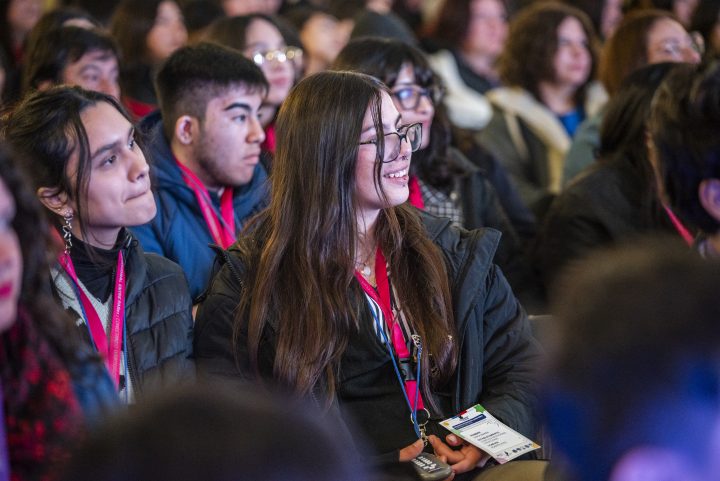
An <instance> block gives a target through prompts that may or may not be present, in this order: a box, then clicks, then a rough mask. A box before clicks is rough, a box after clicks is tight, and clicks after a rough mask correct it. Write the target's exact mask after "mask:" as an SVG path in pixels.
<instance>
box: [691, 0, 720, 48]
mask: <svg viewBox="0 0 720 481" xmlns="http://www.w3.org/2000/svg"><path fill="white" fill-rule="evenodd" d="M718 17H720V0H702V1H701V2H698V4H697V7H695V11H694V12H693V15H692V17H691V19H690V27H689V29H688V30H691V31H695V32H698V33H700V35H702V38H703V40H704V41H705V52H706V53H707V54H708V55H710V56H715V57H717V56H718V55H719V54H720V52H717V51H713V45H712V36H713V30H714V29H715V25H717V24H718Z"/></svg>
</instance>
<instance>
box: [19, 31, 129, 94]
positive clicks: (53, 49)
mask: <svg viewBox="0 0 720 481" xmlns="http://www.w3.org/2000/svg"><path fill="white" fill-rule="evenodd" d="M96 51H99V52H108V53H109V54H111V55H113V56H114V57H115V58H118V50H117V46H116V45H115V41H114V40H113V38H112V37H111V36H110V35H108V34H106V33H105V32H103V31H101V30H90V29H86V28H81V27H60V28H56V29H54V30H51V31H49V32H47V34H45V35H43V36H42V37H39V38H37V39H36V41H35V44H34V48H33V50H32V51H28V52H27V55H28V57H27V61H26V62H25V67H24V71H23V92H28V91H29V90H33V89H37V88H38V87H39V86H40V84H42V83H43V82H46V81H50V82H52V83H53V84H57V83H61V82H62V72H63V70H64V69H65V68H66V67H67V66H68V65H69V64H71V63H73V62H77V61H78V60H80V59H81V58H82V56H83V55H85V54H86V53H89V52H96Z"/></svg>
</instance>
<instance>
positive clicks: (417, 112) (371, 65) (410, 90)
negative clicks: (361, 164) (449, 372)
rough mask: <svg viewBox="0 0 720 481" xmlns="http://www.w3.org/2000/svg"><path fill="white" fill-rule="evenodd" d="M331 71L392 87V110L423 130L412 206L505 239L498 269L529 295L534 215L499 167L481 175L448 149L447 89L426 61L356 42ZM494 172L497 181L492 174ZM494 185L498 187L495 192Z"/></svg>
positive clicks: (405, 48)
mask: <svg viewBox="0 0 720 481" xmlns="http://www.w3.org/2000/svg"><path fill="white" fill-rule="evenodd" d="M333 69H334V70H351V71H357V72H361V73H365V74H368V75H372V76H374V77H377V78H378V79H380V80H381V81H382V82H384V83H385V84H386V85H387V86H388V87H390V92H391V98H392V100H393V103H394V104H395V108H397V109H398V111H399V112H400V113H401V115H402V116H403V119H404V120H405V121H407V122H409V123H415V122H417V123H418V124H419V125H421V126H422V132H423V135H422V143H421V145H420V148H419V150H418V152H417V153H416V154H415V158H414V161H413V163H412V166H411V168H410V182H409V189H410V195H409V202H410V203H411V204H412V205H414V206H415V207H417V208H419V209H422V210H424V211H426V212H429V213H431V214H433V215H437V216H440V217H447V218H449V219H451V220H452V222H453V223H455V224H456V225H457V226H461V227H465V228H466V229H476V228H479V227H492V228H494V229H497V230H499V231H500V232H501V233H502V234H503V237H502V242H501V243H500V247H499V249H498V253H497V256H496V262H497V263H498V265H500V267H502V269H503V272H504V273H505V274H506V275H507V276H508V280H509V281H510V285H511V286H512V287H513V289H514V291H515V292H516V294H518V293H519V291H521V290H522V291H525V292H527V290H531V287H532V285H534V282H532V279H533V277H534V276H533V275H532V272H531V268H530V265H529V262H527V260H526V257H525V256H524V253H523V249H522V245H521V244H522V242H521V236H520V234H519V233H518V232H519V231H523V232H524V231H526V230H529V228H528V227H527V224H528V223H531V221H528V220H527V219H528V218H531V217H532V215H531V214H530V212H529V211H528V210H527V209H526V208H525V207H524V206H523V204H522V201H521V200H520V198H519V196H518V194H517V193H516V191H515V190H514V188H513V187H512V186H511V185H510V183H509V181H508V179H507V176H506V175H505V176H502V177H503V178H499V177H500V176H499V175H495V174H497V173H498V171H500V173H503V172H504V171H503V169H502V168H501V167H500V166H499V165H497V162H495V165H492V166H489V168H485V169H483V168H480V167H478V166H476V165H475V164H473V163H472V162H470V161H469V160H468V159H467V158H466V157H465V156H464V155H463V154H462V153H461V152H460V151H459V150H458V149H456V148H454V147H453V146H451V144H450V142H451V138H450V126H449V122H448V120H447V116H446V113H445V108H444V104H443V101H442V100H443V99H442V88H441V87H440V86H439V84H438V79H437V77H436V75H435V74H434V73H433V71H432V70H431V69H430V66H429V64H428V61H427V60H426V58H425V55H424V54H423V53H422V52H421V51H420V50H418V49H417V48H415V47H413V46H411V45H409V44H407V43H405V42H402V41H399V40H389V39H379V38H365V39H357V40H353V41H351V42H350V43H349V44H348V45H347V46H346V47H345V48H344V49H343V50H342V51H341V53H340V55H339V56H338V59H337V61H336V62H335V64H334V65H333ZM492 170H494V171H495V174H489V173H488V172H489V171H492ZM491 175H492V178H493V181H494V182H493V183H492V184H491V182H490V181H489V179H490V178H491ZM503 181H504V182H503ZM495 182H497V183H499V184H500V185H499V188H498V189H497V190H496V189H495V187H494V185H493V184H494V183H495ZM498 192H501V193H502V194H501V195H499V194H498ZM505 206H507V209H506V208H505ZM516 225H517V229H516V227H515V226H516ZM525 292H523V295H522V296H521V297H522V298H523V300H526V299H525V298H524V297H525V296H524V293H525ZM528 300H530V299H528Z"/></svg>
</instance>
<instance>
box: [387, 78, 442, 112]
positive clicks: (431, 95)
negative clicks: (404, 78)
mask: <svg viewBox="0 0 720 481" xmlns="http://www.w3.org/2000/svg"><path fill="white" fill-rule="evenodd" d="M402 90H413V91H418V92H419V95H418V96H417V98H416V99H415V104H414V105H413V106H412V107H406V106H405V105H404V104H403V99H401V98H400V97H398V95H397V94H398V93H399V92H400V91H402ZM390 95H391V96H392V97H393V98H395V99H397V101H398V103H400V106H401V107H402V108H403V109H404V110H417V108H418V106H419V105H420V99H421V98H422V97H427V98H428V99H429V100H430V102H432V103H433V105H437V104H438V103H440V102H441V101H442V98H443V96H444V95H445V89H443V88H442V87H441V86H440V85H434V84H433V85H430V86H429V87H420V86H419V85H405V86H402V87H401V88H398V89H397V90H391V91H390Z"/></svg>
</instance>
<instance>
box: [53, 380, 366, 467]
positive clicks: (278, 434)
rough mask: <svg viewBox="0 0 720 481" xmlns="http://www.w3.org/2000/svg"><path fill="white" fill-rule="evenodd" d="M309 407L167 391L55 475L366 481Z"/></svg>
mask: <svg viewBox="0 0 720 481" xmlns="http://www.w3.org/2000/svg"><path fill="white" fill-rule="evenodd" d="M315 409H316V408H314V407H312V406H305V405H293V404H290V403H288V402H287V400H284V399H278V398H274V397H270V396H268V395H261V394H259V393H255V392H254V391H253V390H251V389H247V390H244V391H243V392H236V391H231V390H229V389H228V387H227V386H222V385H212V386H207V387H203V388H194V389H184V390H172V391H170V392H167V393H164V394H163V395H162V397H158V398H156V399H154V400H152V401H151V402H148V403H146V404H145V405H143V406H140V407H138V408H137V409H136V410H133V411H132V412H128V413H122V414H121V415H119V416H117V417H116V418H115V419H112V420H111V421H110V422H108V423H107V424H106V425H105V426H104V427H103V428H102V429H100V430H98V431H97V432H96V433H93V435H92V436H91V437H89V438H88V439H87V440H85V441H84V443H83V445H82V446H81V447H80V449H79V450H78V451H77V452H76V453H75V455H74V457H73V459H72V461H71V462H70V463H69V464H68V466H67V467H66V468H65V469H64V470H63V473H62V475H61V477H60V478H61V481H91V480H92V481H96V480H98V479H108V473H111V474H110V477H111V478H112V480H113V481H140V480H152V481H198V480H203V481H238V480H258V481H260V480H262V481H339V480H342V481H368V480H370V479H371V478H370V477H369V475H368V470H367V468H366V467H364V466H363V464H362V463H361V462H360V460H359V459H358V458H357V456H355V455H354V452H353V450H352V445H351V444H350V445H348V443H345V442H343V439H342V438H340V437H339V436H338V434H339V433H338V432H337V430H336V426H335V425H333V424H328V423H326V422H325V419H324V418H321V416H320V415H319V413H316V412H315Z"/></svg>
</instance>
